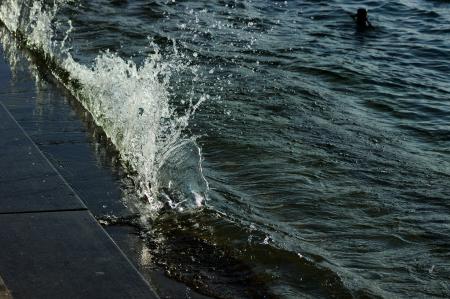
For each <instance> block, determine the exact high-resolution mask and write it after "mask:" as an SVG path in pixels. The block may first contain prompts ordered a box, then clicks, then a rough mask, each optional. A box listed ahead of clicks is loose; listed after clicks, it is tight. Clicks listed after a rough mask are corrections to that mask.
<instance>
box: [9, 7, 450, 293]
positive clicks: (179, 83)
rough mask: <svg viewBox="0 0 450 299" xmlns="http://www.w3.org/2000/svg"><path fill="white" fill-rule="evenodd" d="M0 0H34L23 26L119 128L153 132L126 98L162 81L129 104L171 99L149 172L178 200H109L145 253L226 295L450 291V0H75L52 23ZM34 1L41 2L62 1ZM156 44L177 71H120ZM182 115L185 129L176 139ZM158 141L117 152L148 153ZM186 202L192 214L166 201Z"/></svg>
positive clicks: (161, 195)
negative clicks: (359, 13)
mask: <svg viewBox="0 0 450 299" xmlns="http://www.w3.org/2000/svg"><path fill="white" fill-rule="evenodd" d="M344 2H345V3H344ZM0 3H2V4H1V5H2V6H0V7H3V8H4V7H15V6H14V5H19V4H20V5H19V7H21V10H19V11H20V12H19V13H18V16H19V17H17V18H18V19H19V20H20V22H19V23H20V24H19V26H17V27H18V30H19V31H20V32H21V33H22V35H23V36H22V38H19V39H21V40H22V44H24V47H28V48H30V49H31V50H33V51H34V53H35V54H34V55H35V56H36V60H38V61H40V63H41V64H46V63H47V68H49V69H50V70H51V71H52V70H53V71H54V73H56V74H61V72H60V70H58V66H62V68H63V69H65V70H66V71H67V72H69V74H70V76H69V77H72V78H75V79H76V80H78V82H79V83H80V84H81V87H77V88H80V90H82V95H83V96H84V97H87V96H86V93H89V92H90V93H92V94H93V98H96V97H99V98H106V99H109V98H111V99H112V100H111V103H113V104H112V106H113V107H112V108H108V109H107V110H101V109H102V107H103V106H105V105H104V104H102V105H100V106H102V107H97V106H95V105H94V104H93V105H92V106H89V105H88V106H87V107H95V109H90V108H87V109H88V110H89V112H90V113H91V114H93V115H94V118H95V117H96V115H106V116H105V118H106V119H107V121H103V122H102V123H101V126H102V127H103V129H104V130H105V131H106V132H107V134H108V135H109V133H108V132H110V131H109V130H110V129H109V128H110V127H114V128H115V125H114V126H112V125H111V122H114V120H115V119H116V118H115V116H117V121H116V123H119V124H118V125H117V127H124V128H127V129H126V130H124V132H125V133H123V132H122V131H121V133H120V134H121V135H120V136H127V132H138V133H136V134H138V136H140V137H142V138H138V139H145V138H146V137H145V136H147V135H146V134H147V130H148V131H149V132H150V131H152V130H153V126H152V127H144V128H142V127H139V125H136V124H135V123H134V122H132V121H129V119H128V121H121V118H120V117H119V116H120V115H121V114H123V112H118V113H117V114H114V105H115V104H114V103H122V102H125V103H126V105H128V106H130V107H134V106H133V105H134V103H135V102H136V101H138V100H136V98H139V99H140V98H146V97H148V96H149V94H153V95H154V94H156V96H155V98H152V97H148V98H146V99H149V102H151V101H150V100H152V101H154V102H151V103H155V104H154V105H153V104H151V103H150V104H149V102H146V103H147V104H149V106H145V109H144V108H143V109H142V110H136V111H135V112H127V113H135V115H136V116H133V117H135V118H136V119H139V116H142V115H147V113H148V112H149V111H151V112H152V113H153V114H154V115H160V114H158V113H159V112H160V111H163V110H164V109H162V110H161V109H159V108H158V107H162V106H164V105H169V106H170V107H171V108H173V111H172V110H171V111H170V114H164V113H162V114H161V115H163V116H161V117H160V119H159V118H158V121H157V123H163V124H164V126H163V127H164V130H161V131H158V132H157V134H156V136H157V137H156V138H155V139H154V143H155V144H156V145H155V148H156V157H164V159H167V160H165V161H167V162H166V163H165V164H163V166H161V169H162V170H161V171H159V172H156V177H153V176H149V177H151V179H149V182H150V183H151V184H152V185H153V186H156V185H158V186H159V187H161V188H160V189H158V190H156V191H155V192H156V193H152V194H153V195H154V196H155V198H154V200H159V201H162V205H165V208H162V209H160V210H159V211H158V212H157V213H156V214H155V213H154V212H153V213H152V214H151V216H149V215H148V211H147V210H146V208H145V204H141V202H142V198H141V199H139V196H138V195H136V194H134V191H133V188H131V187H130V186H127V184H126V183H125V184H124V185H125V186H122V191H123V192H122V198H123V202H124V203H125V204H126V205H127V206H128V207H129V209H130V211H131V212H130V213H132V216H129V215H128V216H125V217H122V218H121V216H123V215H121V214H120V213H116V212H115V211H112V210H111V211H106V212H103V211H101V210H100V211H98V213H97V214H98V216H99V217H100V216H102V215H103V214H108V215H113V216H114V217H109V218H108V217H105V218H103V221H104V223H106V224H109V225H111V226H110V227H112V230H114V228H113V227H116V226H117V225H119V226H117V227H119V228H116V229H119V230H120V229H125V230H128V229H130V230H131V231H133V232H135V233H136V234H137V235H138V236H139V237H140V240H142V241H139V240H136V241H133V242H138V243H139V242H143V243H142V244H141V243H139V244H141V245H139V246H143V247H145V250H144V251H145V252H147V253H148V255H147V257H146V258H145V259H142V263H143V264H144V265H148V264H151V265H153V264H154V265H157V266H155V267H157V268H158V269H162V270H163V271H164V272H165V274H166V275H167V276H168V277H171V278H173V279H176V280H179V281H181V282H183V283H185V284H186V285H188V286H190V287H191V288H195V289H196V290H197V291H198V292H200V293H202V294H206V295H209V296H212V297H218V298H263V297H277V298H278V297H279V298H303V297H306V298H308V297H311V298H321V297H324V298H328V297H335V298H348V297H356V298H366V297H369V298H379V297H381V298H407V297H435V298H445V297H449V296H450V285H449V281H450V216H449V215H450V214H449V212H450V202H449V200H450V190H449V187H450V183H449V179H450V168H449V166H450V125H449V121H450V79H449V78H450V77H449V76H448V74H449V73H450V63H449V60H450V3H449V2H448V1H425V0H417V1H384V2H374V1H337V0H334V1H264V0H254V1H142V0H135V1H132V0H129V1H126V0H123V1H107V0H103V1H101V0H92V1H72V2H69V3H66V4H65V5H63V4H58V7H59V9H58V10H57V12H56V14H55V17H54V18H53V20H52V21H51V22H50V23H48V24H50V25H48V26H42V27H40V26H41V25H42V24H45V22H43V20H44V19H43V18H30V15H33V14H32V13H30V12H32V11H33V10H32V9H30V8H29V6H28V8H27V6H26V5H24V3H25V4H27V3H28V4H29V3H31V2H29V1H19V0H17V1H14V0H2V1H1V2H0ZM34 3H39V4H40V6H39V8H40V9H39V10H38V11H39V12H40V13H37V14H36V15H38V16H39V15H43V14H45V12H49V11H51V10H52V7H53V5H52V4H51V3H52V1H49V2H48V3H44V4H41V2H39V1H34ZM360 6H364V7H366V8H368V9H369V18H370V20H371V21H372V23H373V25H374V26H375V30H373V31H359V30H357V29H356V28H355V25H354V24H353V21H352V19H351V18H350V17H349V15H348V14H349V13H351V12H354V11H356V9H357V8H358V7H360ZM0 11H1V10H0ZM0 16H2V17H0V18H2V20H3V21H4V23H5V25H6V26H7V27H8V28H9V29H10V30H14V28H13V27H14V26H13V24H14V21H11V20H5V19H6V17H5V14H3V15H2V14H1V13H0ZM17 18H16V19H17ZM69 21H70V24H71V25H69ZM70 27H72V29H70V30H69V28H70ZM36 28H42V30H40V31H39V30H35V29H36ZM68 30H69V31H68ZM66 32H69V33H68V34H66ZM37 33H45V34H37ZM48 41H57V42H58V43H59V44H57V45H55V44H51V45H50V46H48V45H49V43H48ZM61 41H64V46H62V44H61ZM3 43H5V41H3ZM4 46H5V47H6V48H7V47H8V45H4ZM9 46H11V45H9ZM106 50H109V51H110V53H117V54H114V55H113V56H114V59H110V60H107V59H106V58H105V56H102V54H100V52H102V51H106ZM42 51H43V52H44V53H52V55H50V56H52V59H53V60H52V61H53V62H50V60H49V59H47V60H45V59H43V58H44V57H47V58H48V57H49V55H47V56H46V55H45V54H42ZM158 51H159V53H161V55H162V56H161V58H160V60H159V62H158V63H160V64H162V65H166V66H167V68H166V69H163V70H162V71H160V72H159V73H157V75H156V76H154V77H155V78H158V79H157V80H155V82H154V84H153V85H152V84H150V83H149V82H153V81H146V78H147V77H144V76H143V77H142V78H141V79H139V80H137V81H130V82H131V83H133V84H134V85H133V84H131V83H130V84H128V83H127V84H124V85H123V86H122V85H120V82H121V81H120V78H125V80H128V78H133V76H134V74H133V69H132V68H128V67H127V66H126V65H127V63H128V64H132V63H136V64H137V65H146V64H148V61H147V62H146V61H145V59H146V57H148V55H152V54H154V53H155V52H158ZM67 53H70V59H72V58H73V61H74V63H76V67H73V65H75V64H71V65H69V64H68V63H67V61H70V60H68V58H67V57H68V54H67ZM120 57H122V58H123V59H129V61H128V62H127V63H124V64H123V65H122V64H121V63H122V62H121V61H123V60H119V58H120ZM94 61H97V64H96V66H97V68H96V67H93V68H92V69H93V70H94V71H95V72H94V73H93V75H92V77H89V80H86V81H83V78H85V77H86V76H88V75H89V76H91V73H89V72H88V71H85V70H84V69H83V68H82V67H81V66H89V67H90V66H92V65H93V63H94ZM99 61H100V62H104V65H106V66H104V67H103V68H102V69H100V68H99V67H98V65H99ZM10 63H12V62H11V61H10ZM181 65H182V66H183V67H180V66H181ZM39 67H43V66H39ZM44 67H45V66H44ZM88 69H91V68H88ZM99 69H100V70H99ZM74 70H79V71H77V72H76V73H73V72H74ZM105 70H106V71H105ZM144 71H145V69H142V70H139V71H137V73H138V74H141V73H144ZM105 72H106V74H107V75H108V76H110V78H111V82H112V83H111V85H108V83H109V82H108V80H103V79H102V78H103V74H104V73H105ZM119 74H121V76H122V75H123V77H120V76H119ZM116 75H117V76H116ZM77 76H78V77H77ZM81 76H85V77H81ZM108 76H106V78H108ZM60 77H62V76H61V75H60ZM117 78H119V80H118V81H115V80H117ZM158 80H160V81H162V82H166V84H162V85H160V84H159V83H158V82H160V81H158ZM89 82H93V83H92V86H93V87H92V86H90V85H89V84H88V83H89ZM124 82H125V81H124ZM126 82H128V81H126ZM141 83H142V84H141ZM83 84H84V85H83ZM85 86H89V87H85ZM105 86H106V87H105ZM94 87H95V88H94ZM69 89H70V88H69ZM73 90H74V89H72V93H75V94H76V93H77V92H76V91H75V92H73ZM136 90H137V91H139V92H140V93H134V91H136ZM147 92H148V93H147ZM136 94H137V96H136ZM76 95H77V94H76ZM82 98H83V97H82ZM201 98H202V99H205V101H204V102H203V103H202V104H201V105H200V106H199V108H198V109H197V110H196V111H195V114H194V113H192V114H189V115H188V116H189V117H188V118H189V124H188V125H186V126H183V125H181V123H182V122H181V121H177V120H179V119H183V117H182V115H183V113H184V111H186V110H189V109H190V108H189V107H191V108H192V105H194V104H195V103H196V102H197V101H198V100H199V99H201ZM162 100H165V102H163V101H162ZM91 101H92V100H91ZM191 102H192V104H191ZM102 103H103V102H102ZM139 105H141V104H139ZM152 105H153V106H152ZM136 107H141V106H136ZM142 107H143V106H142ZM147 107H149V108H147ZM151 107H153V108H151ZM155 107H156V108H155ZM164 107H165V106H164ZM79 109H81V110H83V108H79ZM149 109H150V110H149ZM151 109H154V110H151ZM97 110H98V111H100V112H99V114H96V113H97ZM111 111H113V112H112V113H113V114H110V115H109V116H108V113H111ZM130 111H131V110H130ZM133 111H134V110H133ZM164 111H165V110H164ZM133 115H134V114H133ZM137 123H138V122H137ZM165 124H169V125H168V126H165ZM172 124H173V125H172ZM128 128H132V129H128ZM136 128H137V129H136ZM168 128H169V129H168ZM178 129H179V131H180V136H179V138H178V139H177V140H184V141H183V142H181V141H177V142H175V143H167V142H166V141H167V140H171V136H174V134H173V131H177V130H178ZM133 130H134V131H133ZM164 134H167V135H164ZM66 137H67V138H69V139H70V137H69V136H65V138H66ZM169 137H170V138H169ZM194 137H195V138H194ZM150 139H151V138H150ZM74 140H76V138H74ZM120 140H121V139H119V141H118V142H119V143H120ZM186 140H188V141H189V142H187V141H186ZM185 141H186V142H185ZM159 144H163V145H164V146H161V147H159ZM167 144H169V145H170V146H171V147H170V149H173V150H168V146H166V145H167ZM180 144H181V145H182V146H178V145H180ZM185 144H189V146H188V147H184V146H185ZM98 146H99V148H100V151H106V152H108V151H111V149H110V148H109V147H108V146H106V142H105V144H103V145H102V144H99V145H98ZM145 146H148V143H146V144H145ZM145 146H142V147H139V146H135V145H134V143H132V142H131V143H129V148H130V150H129V151H128V148H126V147H125V148H123V147H122V148H120V149H119V151H125V152H126V155H125V154H122V156H121V157H122V159H124V160H126V159H127V157H131V158H130V161H139V163H143V164H145V163H147V160H145V159H143V160H142V158H141V156H144V157H145V156H146V153H153V151H152V150H148V151H145V150H146V147H145ZM71 148H72V150H74V151H75V152H74V154H75V155H76V151H77V150H76V149H74V148H73V147H71ZM186 148H187V149H186ZM197 148H198V149H201V151H199V155H200V156H199V157H198V156H197V155H196V154H193V153H194V152H195V153H196V151H195V149H197ZM193 149H194V150H193ZM139 150H142V152H139V153H136V151H139ZM159 152H164V153H165V154H164V155H161V156H158V154H159ZM166 153H167V155H166ZM116 157H117V155H116ZM136 157H137V158H136ZM134 159H137V160H134ZM199 159H200V161H201V164H198V161H199ZM156 160H158V159H156ZM142 161H144V162H145V163H144V162H142ZM152 161H153V160H152ZM117 163H118V162H117ZM139 163H138V164H139ZM154 163H156V164H149V165H150V166H152V165H153V166H155V165H156V166H158V167H159V165H160V164H157V161H156V162H154ZM113 164H114V163H113ZM145 165H147V164H145ZM167 165H169V166H167ZM199 165H200V166H199ZM156 166H155V167H156ZM111 167H112V168H114V167H116V168H118V169H121V168H120V167H119V166H117V165H116V166H114V165H111ZM158 167H156V168H158ZM150 168H151V167H150ZM158 169H159V168H158ZM120 171H124V172H126V170H124V169H122V170H120ZM138 172H139V171H138ZM150 173H151V174H153V173H154V172H152V171H150ZM123 177H126V174H118V175H117V178H116V179H117V180H123ZM140 178H142V176H141V177H140ZM202 178H205V179H206V183H205V182H203V180H202ZM98 179H99V180H101V179H102V178H98ZM95 180H96V179H93V180H92V182H93V184H95ZM130 180H131V179H130ZM69 181H70V180H69ZM168 182H170V183H168ZM135 183H136V181H135ZM129 184H132V183H129ZM117 192H118V191H117ZM189 192H191V193H192V194H193V195H192V196H191V197H192V198H193V199H192V200H191V201H192V202H193V203H192V204H190V205H188V204H186V202H189V200H190V197H189V196H187V195H186V194H189ZM199 194H200V195H204V194H206V195H205V198H204V200H206V203H204V201H202V199H200V200H199V197H198V196H200V195H199ZM197 195H198V196H197ZM168 198H170V199H168ZM179 198H181V199H179ZM165 199H167V202H164V200H165ZM177 199H178V200H177ZM182 199H183V200H186V201H183V200H182ZM199 201H200V204H197V205H201V207H200V208H195V206H196V205H195V204H194V203H195V202H196V203H198V202H199ZM135 202H139V203H140V204H135ZM173 202H176V204H173ZM178 203H179V206H183V207H184V209H183V211H180V209H177V208H175V209H171V208H170V206H172V207H174V206H175V205H176V206H177V207H179V206H178V205H177V204H178ZM202 203H203V204H202ZM116 204H119V203H116ZM148 205H151V203H149V204H148ZM185 205H186V206H185ZM136 215H137V216H136ZM113 224H116V226H114V225H113ZM120 225H125V226H124V227H122V228H120V227H121V226H120ZM127 225H129V226H130V227H131V228H130V227H128V228H127Z"/></svg>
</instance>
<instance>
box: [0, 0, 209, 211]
mask: <svg viewBox="0 0 450 299" xmlns="http://www.w3.org/2000/svg"><path fill="white" fill-rule="evenodd" d="M66 2H67V1H66V0H64V1H59V2H58V4H55V6H54V7H53V8H52V9H50V10H49V11H46V10H44V9H43V5H42V4H41V2H40V1H34V2H33V4H32V5H31V6H30V7H29V9H28V14H27V15H26V16H25V15H21V11H23V5H25V4H24V1H20V0H5V1H4V2H3V3H2V4H1V6H0V19H1V20H2V21H3V22H4V24H5V25H6V26H7V28H8V29H9V30H10V31H11V32H13V33H19V32H20V33H21V34H22V35H23V36H24V38H25V42H26V44H27V46H28V47H30V48H32V49H35V50H39V51H40V52H42V53H43V54H44V55H45V56H46V58H50V59H52V60H54V61H57V64H58V65H59V66H60V67H61V68H62V69H64V70H65V71H67V72H68V73H69V74H70V80H69V81H65V80H64V82H63V83H65V85H66V87H67V88H68V89H69V90H70V91H71V92H72V93H73V95H74V96H75V97H76V98H77V99H79V100H80V102H81V103H82V105H83V106H84V107H85V108H86V109H87V110H88V111H89V112H90V113H91V115H92V116H93V118H94V120H95V122H96V123H97V125H99V126H101V127H102V128H103V130H104V132H105V133H106V135H107V136H108V137H109V138H110V140H111V142H112V143H113V144H114V145H115V146H116V148H117V150H118V151H119V152H120V156H121V159H122V161H123V162H124V164H126V166H127V167H128V168H129V169H130V170H132V171H133V172H135V173H136V175H135V177H134V179H135V181H136V182H137V184H136V186H137V189H136V190H137V192H138V193H139V195H140V196H143V197H146V198H147V199H148V200H149V203H150V208H149V207H146V209H147V210H148V211H157V210H159V209H160V208H161V207H162V206H163V205H164V203H167V202H168V203H169V204H170V206H173V207H176V208H178V209H179V210H182V208H183V207H184V208H185V207H189V208H195V207H199V206H202V205H203V204H204V202H205V200H206V199H207V195H206V193H207V191H208V183H207V181H206V179H205V178H204V176H203V173H202V169H201V151H200V149H199V148H198V146H197V145H196V143H195V140H194V139H193V138H188V137H186V136H183V134H182V132H183V130H184V129H185V128H186V127H187V126H188V123H189V119H190V117H192V115H193V114H194V113H195V110H196V109H197V108H198V106H199V105H200V104H201V102H203V101H204V100H205V99H206V97H200V99H198V100H197V102H196V104H192V99H190V100H189V101H188V102H189V103H191V105H190V106H189V108H188V109H187V111H186V113H185V114H184V115H177V114H176V113H175V111H174V108H173V107H172V106H171V105H170V103H169V100H170V94H169V92H168V86H169V80H170V76H171V74H172V73H174V72H177V71H180V69H182V68H185V67H187V66H186V64H183V63H182V61H181V60H178V61H173V60H172V61H164V59H163V56H162V55H161V54H160V53H159V52H158V51H157V50H156V51H155V53H154V54H152V55H151V56H149V57H148V58H147V59H146V60H145V61H144V62H143V63H142V64H141V65H136V64H135V63H134V62H133V61H131V60H126V59H123V58H122V57H119V56H118V55H117V54H115V53H110V52H105V53H100V54H99V55H98V56H97V57H96V58H95V61H94V63H93V65H92V66H86V65H82V64H80V63H78V62H76V61H75V60H74V59H73V57H72V56H71V55H70V53H69V51H68V50H67V49H68V48H67V46H66V43H67V35H66V36H65V37H64V39H63V40H62V41H55V40H53V36H54V32H53V31H52V21H53V19H54V18H55V15H56V14H57V8H58V5H59V6H61V5H64V4H65V3H66ZM71 30H72V24H71V23H69V30H67V32H66V33H67V34H69V33H70V32H71ZM174 53H175V54H173V55H174V56H173V57H174V58H173V59H177V58H176V57H177V56H176V55H178V54H177V51H176V50H175V51H174ZM178 58H180V57H178ZM54 75H55V76H56V77H58V74H57V73H54ZM61 81H63V80H61ZM67 82H69V83H67ZM70 82H77V85H76V86H77V87H76V88H75V87H74V86H75V85H73V84H71V83H70ZM192 148H195V150H192ZM174 157H176V158H174ZM171 164H173V165H171ZM186 165H187V166H186ZM194 165H195V166H194ZM174 167H178V168H180V169H183V171H181V174H180V172H179V171H177V170H176V169H174ZM187 171H188V172H189V171H190V172H191V173H189V174H188V173H186V172H187ZM184 180H185V181H184ZM163 188H164V189H165V190H169V191H168V192H165V194H164V196H162V197H161V196H160V191H161V190H162V189H163ZM173 195H175V196H176V197H177V198H176V199H175V198H170V197H171V196H172V197H173ZM167 197H169V199H167V201H166V198H167ZM158 199H160V200H158ZM164 201H166V202H164ZM173 202H175V203H173Z"/></svg>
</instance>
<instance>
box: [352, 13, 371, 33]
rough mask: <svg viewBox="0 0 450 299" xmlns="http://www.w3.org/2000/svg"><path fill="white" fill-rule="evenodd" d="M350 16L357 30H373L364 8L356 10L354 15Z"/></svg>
mask: <svg viewBox="0 0 450 299" xmlns="http://www.w3.org/2000/svg"><path fill="white" fill-rule="evenodd" d="M351 16H352V18H353V20H355V22H356V25H357V26H358V28H359V29H373V26H372V24H371V23H370V22H369V19H368V17H367V10H366V9H365V8H358V11H357V12H356V14H354V15H351Z"/></svg>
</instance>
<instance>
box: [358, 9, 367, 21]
mask: <svg viewBox="0 0 450 299" xmlns="http://www.w3.org/2000/svg"><path fill="white" fill-rule="evenodd" d="M356 17H357V18H358V19H367V10H366V9H365V8H358V11H357V12H356Z"/></svg>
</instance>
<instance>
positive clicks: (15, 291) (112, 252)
mask: <svg viewBox="0 0 450 299" xmlns="http://www.w3.org/2000/svg"><path fill="white" fill-rule="evenodd" d="M3 54H4V53H3V51H2V50H1V48H0V57H2V56H3ZM0 74H1V75H0V84H1V85H0V276H1V277H2V282H1V284H0V298H2V299H3V298H9V297H11V296H12V297H13V298H158V296H157V295H156V294H155V293H154V292H153V290H152V289H151V287H150V285H149V284H148V282H147V280H146V279H145V278H144V277H143V276H142V275H141V274H140V273H139V272H138V271H137V270H136V268H135V267H134V266H133V264H132V263H131V262H130V261H129V260H128V259H127V257H126V256H125V255H124V254H123V252H122V251H121V250H120V249H119V247H118V246H117V245H116V244H115V243H114V241H113V240H112V239H111V238H110V237H109V235H108V234H107V233H106V232H105V231H104V230H103V228H102V227H101V226H100V225H99V224H98V223H97V221H96V220H95V218H94V216H93V215H92V214H91V212H90V211H89V210H87V207H86V205H85V204H84V203H83V202H82V201H81V200H80V198H79V196H78V195H77V194H76V192H75V191H74V190H73V189H72V187H71V186H70V185H69V184H68V183H67V182H66V181H65V178H64V177H63V176H61V174H60V173H59V172H58V171H57V170H56V168H55V166H54V165H53V164H52V163H51V162H50V161H49V160H48V158H47V157H46V156H45V155H44V154H43V153H42V152H41V150H40V149H39V148H38V147H37V146H36V144H35V143H34V142H33V140H32V138H30V137H29V135H28V134H27V132H26V131H25V130H24V129H23V128H22V126H21V124H19V123H18V122H17V121H16V118H15V116H13V115H12V114H11V113H10V111H9V109H8V108H6V106H7V105H8V102H9V104H10V107H12V108H13V109H14V114H15V115H17V116H19V117H20V119H21V120H22V121H24V123H26V119H27V118H26V115H27V114H26V113H28V112H30V111H33V112H34V113H35V112H36V110H33V109H31V108H30V105H28V106H27V105H26V104H24V103H27V102H31V101H24V102H21V101H20V100H19V99H18V98H17V97H16V95H17V94H20V95H21V96H24V95H25V94H27V95H28V96H30V99H31V100H34V101H35V100H36V96H33V95H32V94H30V93H28V92H24V93H20V92H19V90H15V89H14V88H15V87H17V86H14V82H17V81H14V80H12V79H13V77H14V74H10V73H9V70H8V65H7V64H6V63H5V61H2V58H0ZM8 74H9V75H10V76H9V80H8ZM25 78H27V77H22V76H21V77H20V79H19V80H21V79H25ZM11 87H12V89H13V90H11ZM29 89H30V90H33V89H32V88H29ZM18 107H20V108H18ZM32 115H33V114H32ZM33 123H36V122H33ZM38 131H40V128H38V129H37V130H36V131H34V132H33V131H32V132H33V133H36V132H38ZM94 199H95V200H98V198H95V197H94V198H92V200H94ZM99 201H100V202H101V200H99ZM101 207H102V208H103V207H104V205H102V206H101ZM6 286H7V287H6Z"/></svg>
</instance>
